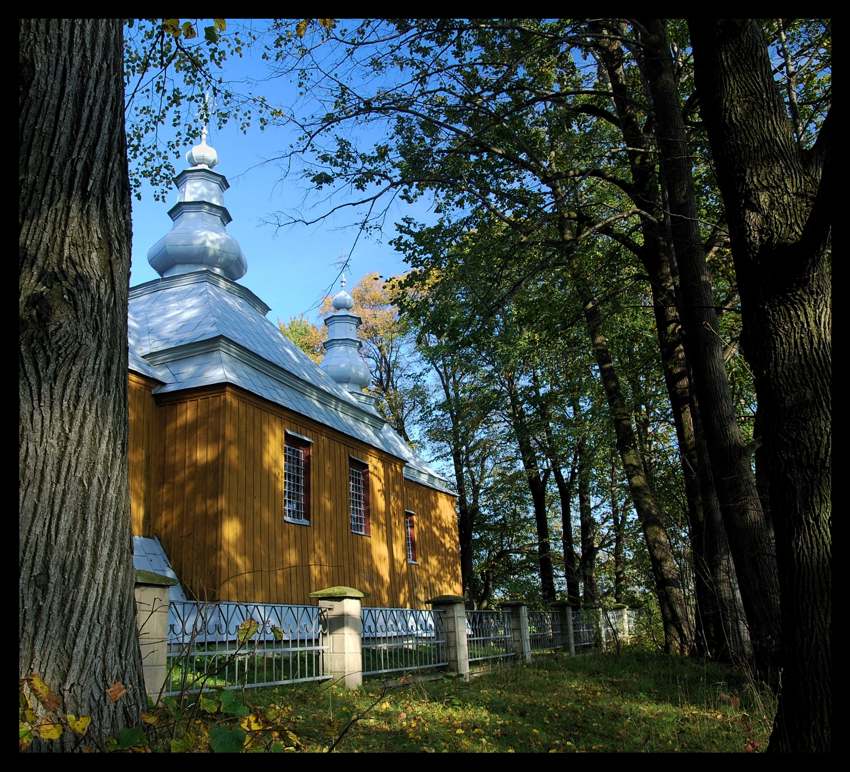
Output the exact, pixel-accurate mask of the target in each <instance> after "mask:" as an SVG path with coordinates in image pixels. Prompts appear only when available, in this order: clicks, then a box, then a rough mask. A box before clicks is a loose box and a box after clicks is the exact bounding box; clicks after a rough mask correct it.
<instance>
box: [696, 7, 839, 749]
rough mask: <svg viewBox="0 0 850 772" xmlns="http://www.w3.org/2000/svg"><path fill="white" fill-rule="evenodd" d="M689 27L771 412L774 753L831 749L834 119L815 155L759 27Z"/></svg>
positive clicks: (749, 328) (764, 402)
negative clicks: (792, 113)
mask: <svg viewBox="0 0 850 772" xmlns="http://www.w3.org/2000/svg"><path fill="white" fill-rule="evenodd" d="M690 29H691V38H692V42H693V50H694V65H695V78H696V87H697V91H698V94H699V96H700V105H701V109H702V114H703V119H704V121H705V123H706V127H707V129H708V135H709V139H710V141H711V148H712V154H713V157H714V161H715V166H716V170H717V179H718V183H719V186H720V190H721V193H722V195H723V200H724V203H725V205H726V212H727V219H728V221H729V229H730V237H731V242H732V254H733V257H734V260H735V272H736V277H737V281H738V288H739V290H740V295H741V306H742V315H743V351H744V356H745V357H746V358H747V361H748V362H749V364H750V366H751V368H752V370H753V375H754V379H755V385H756V394H757V396H758V404H759V411H763V413H762V415H761V417H760V423H761V427H763V431H762V434H761V438H760V441H761V443H762V450H763V452H764V464H765V467H766V472H767V476H768V478H769V481H770V518H771V522H772V524H773V530H774V534H775V540H776V557H777V562H778V567H779V582H780V587H781V593H782V640H783V672H782V691H781V693H780V695H779V709H778V712H777V715H776V721H775V724H774V730H773V734H772V735H771V740H770V745H769V750H778V751H829V750H831V739H832V736H831V723H832V654H831V647H830V637H831V618H832V606H831V590H832V583H831V562H832V541H831V535H830V523H831V514H832V507H831V483H832V477H831V463H832V402H831V369H832V347H831V323H832V307H831V298H830V290H831V248H830V246H831V233H832V207H833V201H834V191H833V190H832V181H833V175H834V161H833V157H832V144H833V136H832V132H833V128H832V120H833V119H832V114H831V112H830V114H829V115H827V117H826V120H825V122H824V124H823V126H822V128H821V133H820V136H819V137H818V140H817V142H816V143H815V146H814V147H813V148H812V150H810V151H808V152H806V151H801V150H800V148H799V147H798V145H797V143H796V141H795V138H794V136H793V134H792V130H791V126H790V123H789V121H788V116H787V114H786V112H785V107H784V105H783V103H782V99H781V97H780V95H779V93H778V91H777V88H776V84H775V82H774V80H773V74H772V68H771V62H770V57H769V55H768V51H767V46H766V43H765V40H764V36H763V35H762V32H761V29H760V28H759V26H758V24H757V23H756V22H755V21H752V20H738V19H724V20H716V21H709V22H706V21H705V20H700V21H698V22H694V23H691V24H690ZM737 567H738V566H737V562H736V568H737ZM739 576H741V578H742V584H743V576H742V575H741V573H740V571H739Z"/></svg>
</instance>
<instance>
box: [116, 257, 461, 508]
mask: <svg viewBox="0 0 850 772" xmlns="http://www.w3.org/2000/svg"><path fill="white" fill-rule="evenodd" d="M267 312H268V306H266V305H265V304H264V303H263V302H262V301H261V300H260V299H259V298H257V297H256V295H254V294H253V293H252V292H251V291H250V290H248V289H246V288H245V287H242V286H240V285H239V284H236V283H235V282H233V281H231V280H230V279H227V278H225V277H223V276H220V275H218V274H216V273H213V272H211V271H208V270H199V271H196V272H193V273H186V274H180V275H176V276H169V277H165V278H162V279H155V280H154V281H151V282H147V283H145V284H141V285H139V286H137V287H133V288H132V289H131V290H130V305H129V320H128V339H129V350H130V355H129V359H130V368H131V369H133V370H136V371H137V372H141V373H142V374H144V375H148V376H149V377H152V378H157V379H158V380H159V381H161V385H160V386H157V387H156V388H154V393H155V394H159V393H166V392H172V391H179V390H182V389H190V388H195V387H198V386H207V385H212V384H217V383H232V384H234V385H236V386H240V387H242V388H244V389H246V390H247V391H250V392H251V393H252V394H257V395H258V396H261V397H264V398H265V399H268V400H269V401H271V402H274V403H275V404H278V405H281V406H283V407H285V408H287V409H289V410H292V411H293V412H295V413H298V414H300V415H304V416H306V417H308V418H312V419H313V420H315V421H318V422H319V423H321V424H323V425H325V426H330V427H331V428H333V429H336V430H337V431H339V432H342V433H343V434H346V435H348V436H350V437H354V438H355V439H358V440H360V441H361V442H364V443H366V444H368V445H371V446H373V447H376V448H379V449H381V450H383V451H385V452H386V453H389V454H390V455H393V456H396V457H397V458H400V459H402V460H403V461H404V462H405V464H406V466H405V470H404V471H405V477H407V478H408V479H411V480H414V481H416V482H419V483H421V484H423V485H427V486H429V487H432V488H436V489H437V490H441V491H445V492H448V493H452V491H451V490H450V489H449V487H448V483H447V481H446V480H445V479H443V478H442V477H441V476H440V475H439V474H437V472H435V471H434V470H433V469H431V468H430V467H429V466H428V465H427V464H426V463H425V462H424V461H423V460H422V459H420V458H419V457H418V456H416V454H415V453H414V452H413V450H412V449H410V448H409V447H408V446H407V444H406V443H405V442H404V440H402V439H401V437H399V435H398V434H397V433H396V432H395V431H394V430H393V429H392V427H390V426H389V425H388V424H387V423H386V422H385V421H384V420H383V418H381V417H380V416H379V415H378V414H377V412H376V411H375V410H374V408H372V407H371V406H369V405H367V404H364V403H363V402H361V401H360V400H358V399H356V398H355V397H354V396H353V395H352V394H351V393H349V392H348V391H347V390H346V389H344V388H343V387H342V386H340V385H339V384H337V383H336V382H335V381H334V380H333V379H332V378H331V377H330V376H328V375H327V373H325V372H324V371H323V370H322V369H321V368H320V367H319V366H318V365H316V364H315V363H314V362H313V361H312V360H311V359H310V358H309V357H308V356H307V355H306V354H304V353H303V352H302V351H301V350H300V349H299V348H298V347H297V346H296V345H295V344H294V343H292V341H290V340H289V339H288V338H286V337H285V336H284V335H283V334H282V333H281V332H280V330H279V329H278V328H277V326H276V325H275V324H273V323H272V322H271V321H269V320H268V319H266V318H265V314H266V313H267Z"/></svg>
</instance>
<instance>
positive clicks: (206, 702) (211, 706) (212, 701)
mask: <svg viewBox="0 0 850 772" xmlns="http://www.w3.org/2000/svg"><path fill="white" fill-rule="evenodd" d="M200 705H201V710H203V711H204V712H205V713H216V712H217V711H218V709H219V706H220V705H221V701H220V700H219V699H218V698H217V697H216V698H210V697H204V696H203V695H202V696H201V700H200Z"/></svg>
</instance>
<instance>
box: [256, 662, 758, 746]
mask: <svg viewBox="0 0 850 772" xmlns="http://www.w3.org/2000/svg"><path fill="white" fill-rule="evenodd" d="M746 686H747V685H746V682H745V681H744V680H743V679H741V678H740V676H738V675H736V673H735V672H734V671H732V670H731V669H729V668H725V667H722V666H718V665H714V664H703V663H699V662H694V661H691V660H684V659H682V658H672V657H666V656H663V655H657V654H646V653H641V652H625V653H624V654H623V656H621V657H619V658H617V657H614V656H610V655H609V656H606V655H600V654H594V655H586V656H582V657H573V658H570V657H566V656H563V655H557V654H554V655H540V656H538V657H535V659H534V661H533V662H532V663H531V664H530V665H513V666H503V667H498V668H495V669H494V670H493V671H492V672H490V673H486V674H483V675H480V676H479V677H477V678H473V679H472V680H471V681H470V682H468V683H463V682H461V681H459V680H457V679H449V678H446V679H441V680H436V681H429V682H423V683H413V684H411V685H410V686H407V687H404V688H400V689H395V690H391V691H388V692H387V693H386V695H385V697H384V698H383V700H382V701H381V702H380V704H378V705H376V706H375V708H373V709H372V710H371V711H370V712H369V713H368V714H366V715H365V716H364V717H363V718H362V719H360V720H359V721H358V722H357V724H356V725H355V726H354V727H352V728H351V730H350V731H349V732H348V734H347V735H346V737H345V739H344V740H343V742H342V743H341V744H340V745H339V746H338V750H341V751H355V750H356V751H374V752H392V751H398V752H404V751H423V750H425V751H437V752H439V751H452V752H492V751H496V752H511V751H516V752H520V751H532V752H533V751H539V752H547V751H550V752H551V751H555V752H561V751H563V752H566V751H603V752H624V751H625V752H634V751H737V752H740V751H743V750H745V748H746V747H747V744H748V743H750V744H751V745H752V744H753V743H754V744H755V747H764V746H765V745H766V740H767V736H768V734H769V731H770V720H771V718H772V712H771V713H763V714H758V715H756V713H755V712H754V710H755V708H756V706H755V705H748V704H747V703H746V699H745V693H744V690H745V687H746ZM379 693H380V686H379V685H377V684H371V685H370V684H369V683H368V682H367V685H366V686H365V687H364V688H363V689H361V690H357V691H353V692H349V691H345V690H343V689H341V688H339V687H337V686H330V685H326V686H324V687H315V686H313V687H298V688H297V689H295V688H292V687H290V688H284V689H276V690H257V692H256V694H255V695H252V699H254V698H256V699H257V700H259V701H263V702H264V701H266V700H270V701H276V700H280V701H283V702H286V703H288V704H290V705H292V706H293V708H294V714H295V719H294V720H295V724H294V725H293V730H294V731H295V733H296V734H298V735H299V737H300V738H301V740H302V743H303V744H304V746H305V747H306V748H307V749H308V750H322V749H324V748H326V747H328V746H329V745H330V743H331V742H332V741H333V738H334V737H335V736H336V735H337V733H338V732H340V731H341V729H342V728H343V727H344V726H345V725H346V724H347V723H348V721H349V720H350V719H351V717H352V716H353V715H356V714H358V713H359V712H361V711H362V710H363V709H364V708H365V707H366V706H367V705H368V704H370V703H371V702H373V701H374V700H375V697H376V696H377V695H378V694H379ZM763 707H764V706H763V705H762V708H763Z"/></svg>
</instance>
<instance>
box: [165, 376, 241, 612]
mask: <svg viewBox="0 0 850 772" xmlns="http://www.w3.org/2000/svg"><path fill="white" fill-rule="evenodd" d="M225 399H226V398H225V392H224V389H223V388H222V387H218V388H216V389H211V390H197V391H193V392H190V393H183V394H179V395H176V394H167V395H163V396H162V397H159V398H157V401H158V409H159V411H160V412H161V416H162V419H161V420H162V430H161V437H162V444H161V446H160V453H161V455H162V473H161V482H160V486H159V499H158V501H157V502H155V504H154V507H153V511H152V514H151V531H152V533H151V535H154V536H158V537H159V539H160V541H161V542H162V545H163V547H164V548H165V551H166V554H167V555H168V559H169V560H170V562H171V565H172V567H173V568H174V570H175V571H176V572H177V576H178V577H180V581H181V583H182V584H183V586H184V587H186V588H187V589H190V590H191V592H192V593H193V594H194V595H195V596H196V597H197V598H198V599H200V600H218V599H219V597H218V593H219V584H220V581H221V576H220V574H219V566H218V564H217V563H216V561H215V560H213V559H211V557H212V556H214V555H216V554H217V553H218V551H219V548H220V536H221V523H222V519H223V518H222V513H223V506H224V499H223V495H222V492H223V488H224V474H225V459H224V457H225V448H224V432H225V422H224V416H225Z"/></svg>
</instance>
